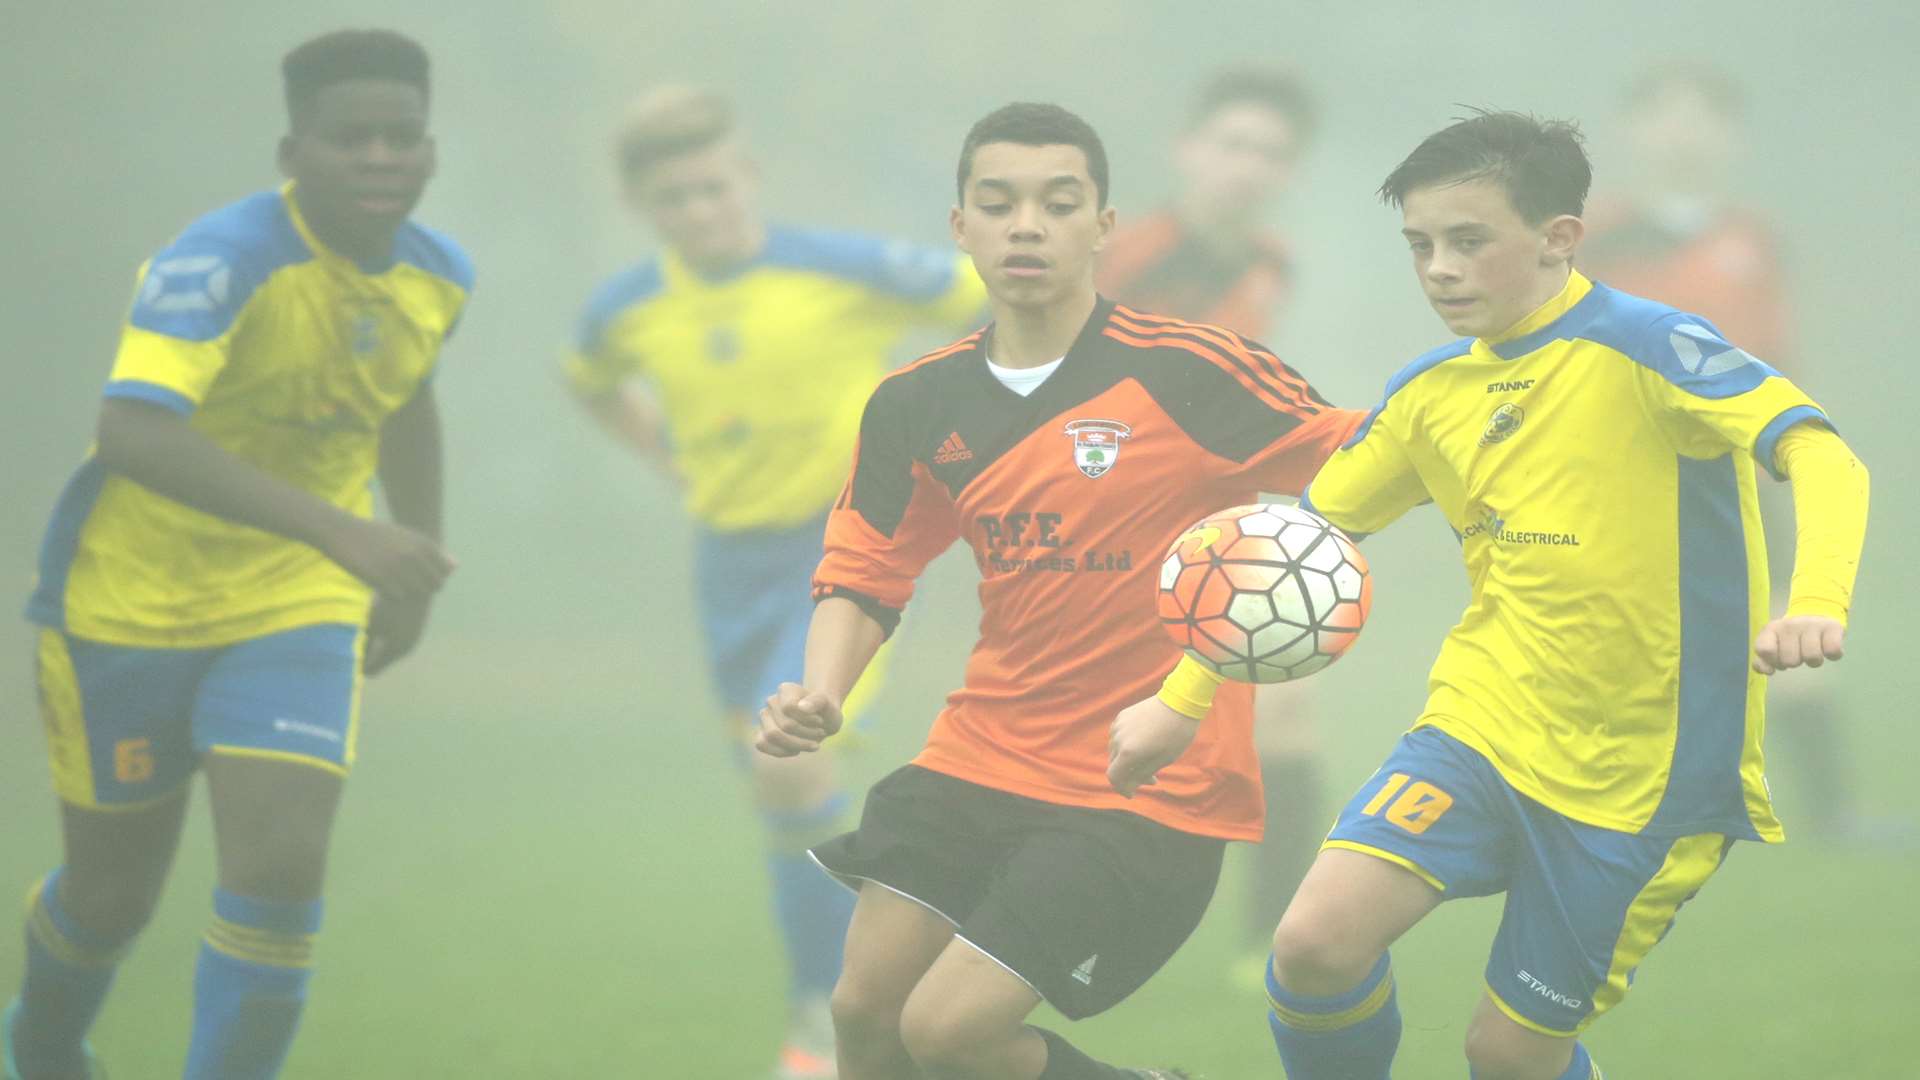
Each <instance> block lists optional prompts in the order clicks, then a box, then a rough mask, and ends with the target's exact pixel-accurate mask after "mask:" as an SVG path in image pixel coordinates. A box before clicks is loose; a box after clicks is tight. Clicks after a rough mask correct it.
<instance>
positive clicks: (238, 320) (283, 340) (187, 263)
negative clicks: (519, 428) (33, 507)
mask: <svg viewBox="0 0 1920 1080" xmlns="http://www.w3.org/2000/svg"><path fill="white" fill-rule="evenodd" d="M472 287H473V270H472V266H471V264H470V263H469V262H468V260H467V257H466V255H465V254H464V253H463V252H462V251H461V250H460V248H459V247H458V246H457V245H456V244H455V243H454V242H453V241H452V240H451V239H449V238H447V237H446V236H443V235H441V234H440V233H438V232H435V231H433V230H430V229H427V228H424V227H422V226H419V225H415V224H412V223H409V224H407V225H405V226H403V227H402V228H401V230H400V232H399V235H398V236H397V237H396V240H395V246H394V252H393V259H392V261H391V263H390V264H389V265H385V266H360V265H356V264H355V263H354V262H353V261H352V260H350V259H348V258H347V257H345V256H343V255H341V254H339V253H336V252H334V251H331V250H329V249H328V248H327V247H326V246H325V245H324V244H323V243H321V242H320V240H319V239H318V238H317V237H316V236H315V235H314V233H313V231H312V230H311V229H310V228H309V227H308V225H307V223H306V221H305V220H304V219H303V218H302V216H301V213H300V207H299V199H298V192H297V191H295V190H294V188H293V185H291V184H289V185H287V186H285V187H283V188H281V189H280V190H278V191H267V192H261V193H259V194H256V195H253V196H250V197H248V198H245V199H242V200H240V201H239V202H237V203H234V204H232V205H230V206H227V207H225V208H223V209H220V210H216V211H214V212H213V213H211V214H208V215H207V216H205V217H203V218H201V219H200V220H198V221H196V222H194V223H193V224H192V225H190V226H188V227H187V229H186V231H185V232H183V233H181V235H180V236H179V237H178V238H177V239H175V240H174V241H173V242H172V243H171V244H169V245H168V246H167V247H166V248H165V249H164V250H162V251H161V252H160V253H159V254H157V255H155V256H154V257H153V258H152V259H151V260H149V261H148V262H147V263H146V264H145V265H143V266H142V267H141V269H140V276H139V283H138V286H137V291H136V294H135V298H134V302H133V308H132V311H131V313H130V314H129V315H128V316H127V321H126V326H125V328H124V329H123V331H122V334H121V338H120V346H119V351H118V353H117V354H116V356H115V359H114V363H113V371H112V374H111V376H110V377H109V379H108V382H107V386H106V391H105V393H106V396H107V397H109V398H128V399H133V400H138V401H145V402H150V403H153V404H156V405H160V406H163V407H165V408H169V409H173V410H176V411H178V412H180V413H182V414H184V415H188V416H190V417H191V420H190V423H191V424H192V425H193V427H194V428H195V430H197V431H199V432H200V433H201V434H202V435H204V436H206V437H207V438H208V439H210V440H212V441H213V443H214V444H215V445H217V446H219V447H221V448H222V449H224V450H226V451H228V452H229V453H231V454H233V455H235V456H236V457H238V458H240V459H241V460H243V461H247V462H249V463H251V464H253V465H255V466H257V467H259V468H261V469H264V470H266V471H267V472H269V473H272V474H273V475H274V476H276V477H278V478H280V479H281V480H284V481H286V482H287V483H289V484H292V485H294V486H296V487H299V488H301V489H303V490H306V491H308V492H311V493H312V494H314V495H316V496H318V497H320V498H322V499H325V500H327V501H328V502H330V503H333V504H334V505H336V506H339V507H341V508H342V509H345V510H348V511H350V512H352V513H355V514H359V515H362V516H366V515H368V514H370V513H371V512H372V508H373V496H372V492H371V489H370V486H369V485H370V482H371V480H372V479H373V476H374V474H375V471H376V469H377V467H378V463H379V444H380V429H381V425H382V423H383V422H384V421H385V420H386V419H387V417H388V416H389V415H391V414H392V413H393V412H394V411H395V410H396V409H398V408H400V407H401V406H402V405H404V404H406V402H407V401H409V400H410V399H412V397H413V396H414V394H415V393H416V392H417V391H418V390H419V389H420V387H421V385H422V384H423V383H424V382H425V381H426V380H427V379H428V378H429V376H430V374H431V372H432V371H433V367H434V363H435V361H436V359H437V357H438V356H439V353H440V347H441V344H442V343H443V342H444V341H445V339H446V337H447V335H448V334H449V333H450V332H451V330H452V328H453V325H454V323H455V321H456V320H457V319H458V317H459V314H460V310H461V308H462V306H463V305H464V304H465V302H466V298H467V295H468V293H469V291H470V290H471V289H472ZM369 601H370V595H369V592H368V590H367V588H366V586H365V585H363V584H362V583H361V582H360V581H358V580H357V579H355V578H354V577H352V576H351V575H350V574H348V573H347V572H346V571H345V570H342V569H341V568H340V567H338V566H336V565H335V564H334V563H333V562H331V561H330V560H328V559H327V558H325V557H324V556H322V555H321V554H320V553H319V552H318V551H316V550H314V549H313V548H311V547H309V546H307V545H305V544H302V543H298V542H296V541H293V540H289V539H286V538H284V537H280V536H275V535H273V534H270V533H267V532H263V531H261V530H258V529H254V528H251V527H249V526H245V525H240V524H236V523H234V522H230V521H227V520H225V519H222V518H219V517H215V516H213V515H210V514H204V513H201V512H200V511H197V510H193V509H190V508H188V507H186V506H183V505H182V504H180V503H177V502H174V501H173V500H171V499H168V498H166V497H164V496H161V495H158V494H155V493H154V492H152V491H149V490H147V489H146V488H143V487H141V486H140V485H138V484H136V483H134V482H133V481H131V480H128V479H126V478H124V477H121V476H117V475H113V474H110V473H109V472H107V470H106V469H104V468H103V467H102V466H101V465H100V463H99V461H98V460H97V459H95V458H93V457H91V456H89V458H88V459H87V460H86V462H85V463H84V464H82V465H81V467H80V469H79V471H78V472H77V473H76V474H75V475H74V477H73V478H72V480H71V481H70V482H69V483H68V485H67V487H66V490H65V491H64V492H63V493H62V495H61V497H60V501H59V504H58V506H57V507H56V509H55V511H54V514H53V519H52V521H51V522H50V524H49V526H48V529H47V534H46V539H45V542H44V544H43V545H42V548H41V557H40V575H39V582H38V584H37V586H36V588H35V591H34V594H33V598H32V600H31V601H30V603H29V605H28V609H27V610H28V616H29V617H30V618H32V619H33V620H34V621H36V622H39V623H41V624H43V625H46V626H49V627H52V628H54V629H57V630H62V631H65V632H67V633H69V634H73V635H75V636H78V637H81V638H86V639H89V640H93V641H99V642H105V643H110V644H117V645H132V646H143V647H164V648H204V647H210V646H217V645H222V644H228V643H232V642H236V641H241V640H247V639H251V638H257V637H262V636H265V635H267V634H272V633H276V632H278V631H281V630H285V629H288V628H291V627H297V626H308V625H313V624H318V623H349V624H358V623H362V622H364V621H365V618H366V614H367V609H368V605H369Z"/></svg>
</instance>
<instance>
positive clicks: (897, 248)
mask: <svg viewBox="0 0 1920 1080" xmlns="http://www.w3.org/2000/svg"><path fill="white" fill-rule="evenodd" d="M757 265H760V266H772V267H778V268H780V269H785V270H807V271H812V272H814V273H818V274H826V275H828V276H831V277H837V278H841V279H843V280H846V281H851V282H853V283H855V284H858V285H864V286H866V287H867V288H870V289H872V290H874V291H875V292H880V293H885V294H886V295H888V296H893V297H898V298H899V299H902V300H920V301H924V300H934V299H937V298H939V297H940V296H941V294H943V293H945V292H946V291H947V290H948V289H949V288H951V287H952V286H953V267H954V253H953V252H951V251H944V250H942V249H940V248H935V247H928V246H926V245H924V244H912V243H908V242H907V241H905V240H888V239H884V238H882V237H878V236H868V235H865V234H863V233H851V232H832V231H828V230H825V229H794V228H774V229H772V230H770V231H769V232H768V234H767V248H766V251H764V252H762V253H761V256H760V258H759V260H757Z"/></svg>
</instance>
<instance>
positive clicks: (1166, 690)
mask: <svg viewBox="0 0 1920 1080" xmlns="http://www.w3.org/2000/svg"><path fill="white" fill-rule="evenodd" d="M1225 681H1227V680H1226V677H1225V676H1224V675H1219V674H1216V673H1214V672H1213V671H1210V670H1208V668H1207V667H1206V665H1204V664H1202V663H1201V662H1200V661H1198V660H1195V659H1194V658H1193V657H1191V656H1182V657H1181V658H1180V663H1179V664H1178V665H1177V666H1176V667H1175V668H1174V669H1173V670H1172V671H1171V672H1169V673H1168V674H1167V678H1166V681H1164V682H1162V683H1161V684H1160V693H1159V694H1157V695H1156V696H1157V697H1158V698H1159V699H1160V700H1161V702H1162V703H1163V704H1165V705H1166V707H1167V708H1169V709H1172V710H1173V711H1174V712H1177V713H1179V714H1180V715H1181V716H1184V717H1186V718H1187V719H1189V720H1205V719H1206V718H1207V710H1208V709H1210V708H1212V707H1213V695H1214V692H1215V691H1217V690H1219V689H1220V684H1221V683H1223V682H1225Z"/></svg>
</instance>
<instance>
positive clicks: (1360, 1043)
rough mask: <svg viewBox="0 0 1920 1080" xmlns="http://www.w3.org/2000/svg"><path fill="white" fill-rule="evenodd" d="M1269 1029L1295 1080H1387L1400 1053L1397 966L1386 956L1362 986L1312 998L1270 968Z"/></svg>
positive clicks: (1268, 976) (1268, 970)
mask: <svg viewBox="0 0 1920 1080" xmlns="http://www.w3.org/2000/svg"><path fill="white" fill-rule="evenodd" d="M1267 1001H1268V1003H1269V1004H1270V1005H1271V1006H1272V1010H1271V1011H1270V1012H1268V1013H1267V1024H1268V1026H1269V1027H1271V1028H1272V1029H1273V1045H1274V1046H1275V1047H1277V1048H1278V1049H1279V1051H1280V1064H1282V1065H1284V1066H1285V1067H1286V1070H1287V1076H1288V1077H1289V1078H1290V1080H1387V1069H1388V1067H1390V1066H1391V1065H1392V1064H1393V1053H1394V1051H1395V1050H1397V1049H1399V1047H1400V1005H1399V1003H1398V1002H1397V1001H1396V1000H1395V996H1394V989H1393V966H1392V964H1391V963H1390V962H1389V961H1388V959H1387V957H1386V956H1384V955H1382V956H1381V957H1380V962H1379V963H1377V964H1375V965H1374V966H1373V970H1372V971H1371V972H1368V973H1367V977H1366V978H1365V979H1363V980H1362V981H1361V983H1360V985H1359V986H1356V987H1354V988H1353V989H1351V990H1349V991H1347V992H1346V993H1344V994H1340V995H1337V996H1335V997H1324V998H1323V997H1310V996H1308V995H1305V994H1295V993H1292V992H1290V991H1288V990H1286V989H1285V988H1283V987H1282V986H1281V985H1280V980H1279V979H1278V978H1276V977H1275V976H1274V973H1273V965H1272V964H1271V963H1269V964H1268V965H1267Z"/></svg>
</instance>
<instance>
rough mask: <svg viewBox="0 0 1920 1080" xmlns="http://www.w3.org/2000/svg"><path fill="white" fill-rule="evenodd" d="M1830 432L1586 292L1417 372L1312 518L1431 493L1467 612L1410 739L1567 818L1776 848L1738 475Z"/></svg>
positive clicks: (1651, 311)
mask: <svg viewBox="0 0 1920 1080" xmlns="http://www.w3.org/2000/svg"><path fill="white" fill-rule="evenodd" d="M1804 422H1818V423H1825V422H1826V415H1825V413H1823V412H1822V411H1821V409H1820V407H1819V406H1818V405H1816V404H1814V402H1813V401H1812V400H1811V399H1809V398H1808V397H1807V396H1806V395H1805V394H1804V393H1802V392H1801V391H1800V390H1799V389H1798V388H1797V387H1795V386H1794V385H1793V384H1792V383H1790V382H1788V381H1787V380H1786V379H1785V378H1784V377H1782V376H1781V375H1780V373H1779V372H1778V371H1775V370H1774V369H1773V368H1771V367H1768V366H1767V365H1766V364H1764V363H1762V362H1761V361H1760V360H1758V359H1755V358H1754V357H1753V356H1751V355H1749V354H1748V353H1746V352H1744V351H1742V350H1740V349H1738V348H1736V347H1735V346H1733V345H1732V344H1730V343H1728V342H1727V341H1726V340H1725V339H1724V338H1723V337H1722V336H1721V335H1720V333H1719V331H1718V330H1716V329H1715V328H1714V327H1713V325H1712V324H1711V323H1709V322H1707V321H1706V320H1705V319H1702V318H1700V317H1699V316H1697V315H1690V314H1687V313H1685V312H1681V311H1677V310H1675V309H1673V308H1670V307H1667V306H1666V305H1663V304H1659V303H1655V302H1653V301H1650V300H1644V299H1641V298H1639V297H1635V296H1630V295H1628V294H1626V293H1622V292H1618V291H1616V290H1613V289H1610V288H1608V287H1606V286H1605V285H1601V284H1595V283H1592V282H1590V281H1588V280H1587V279H1586V278H1585V277H1583V276H1582V275H1580V274H1579V273H1578V272H1574V273H1572V274H1571V276H1570V277H1569V279H1568V282H1567V285H1566V288H1565V289H1564V290H1563V291H1562V292H1561V293H1560V294H1559V295H1558V296H1556V297H1555V298H1554V299H1553V300H1551V301H1549V302H1548V303H1547V304H1545V305H1544V306H1542V307H1541V308H1540V309H1539V310H1537V311H1535V312H1533V313H1532V314H1531V315H1529V316H1528V317H1527V318H1526V319H1524V320H1522V321H1521V322H1520V323H1518V324H1516V325H1515V326H1514V327H1512V328H1511V329H1510V330H1509V331H1507V332H1506V333H1504V334H1501V335H1500V336H1498V337H1497V338H1494V339H1491V340H1486V339H1474V340H1468V341H1460V342H1456V343H1455V344H1453V345H1449V346H1446V347H1444V348H1441V349H1437V350H1435V351H1433V352H1431V353H1428V354H1427V355H1425V356H1422V357H1421V358H1419V359H1418V360H1416V361H1415V362H1414V363H1413V364H1411V365H1410V366H1408V367H1407V368H1406V369H1404V370H1403V371H1401V372H1400V373H1399V374H1398V375H1396V376H1395V377H1394V378H1393V379H1392V380H1391V381H1390V382H1389V384H1388V386H1387V392H1386V396H1385V399H1384V400H1383V401H1382V402H1381V403H1380V405H1379V407H1378V408H1376V409H1375V410H1374V411H1373V413H1372V415H1371V416H1370V417H1369V418H1368V420H1367V421H1366V422H1365V423H1364V424H1363V425H1362V426H1361V428H1360V429H1359V430H1358V431H1357V432H1356V433H1355V435H1354V436H1353V438H1352V439H1351V440H1349V441H1348V443H1347V444H1346V445H1345V446H1344V447H1343V448H1342V449H1341V450H1340V451H1339V452H1338V453H1336V454H1335V455H1334V456H1333V457H1332V458H1331V459H1330V460H1329V461H1328V462H1327V465H1326V467H1325V468H1324V469H1323V470H1322V471H1321V472H1320V474H1319V475H1318V476H1317V477H1316V478H1315V479H1314V481H1313V483H1312V485H1311V486H1310V488H1309V491H1308V495H1307V498H1306V499H1305V500H1303V502H1305V503H1306V504H1307V505H1310V506H1311V507H1312V508H1313V509H1315V510H1316V511H1318V512H1319V513H1321V514H1322V515H1324V516H1325V517H1326V518H1327V519H1328V520H1330V521H1332V522H1333V523H1334V524H1336V525H1339V526H1341V527H1342V528H1345V529H1350V530H1353V531H1356V532H1361V533H1366V532H1372V531H1374V530H1377V529H1379V528H1381V527H1382V526H1384V525H1386V524H1387V523H1388V522H1389V521H1391V520H1393V519H1394V518H1396V517H1398V516H1399V515H1400V514H1402V513H1404V512H1405V511H1407V510H1408V509H1410V508H1412V507H1413V506H1415V505H1417V504H1419V503H1421V502H1423V501H1426V500H1428V499H1431V500H1432V501H1433V502H1434V503H1436V504H1437V505H1438V506H1439V508H1440V510H1441V512H1442V513H1443V514H1444V515H1445V516H1446V518H1447V520H1448V522H1449V523H1450V524H1451V525H1452V526H1453V529H1454V532H1455V533H1456V534H1458V536H1459V538H1460V545H1461V555H1462V557H1463V558H1464V559H1465V562H1466V569H1467V576H1468V579H1469V583H1470V586H1471V589H1472V600H1471V602H1470V603H1469V604H1468V606H1467V610H1466V613H1465V614H1464V615H1463V616H1462V617H1461V619H1460V622H1459V623H1458V625H1456V626H1455V627H1454V628H1453V629H1452V631H1451V632H1449V634H1448V635H1447V639H1446V642H1445V644H1444V645H1443V646H1442V647H1441V650H1440V656H1439V658H1438V660H1436V661H1435V663H1434V666H1433V670H1432V673H1431V676H1430V681H1429V696H1428V699H1427V705H1426V709H1425V711H1424V713H1423V714H1422V715H1421V717H1420V719H1419V722H1418V723H1417V724H1416V725H1415V726H1416V728H1418V727H1427V726H1431V727H1435V728H1439V729H1441V730H1442V731H1444V732H1445V733H1447V734H1449V735H1451V736H1453V737H1454V738H1456V739H1458V740H1459V741H1460V742H1462V743H1464V744H1466V745H1467V746H1469V747H1471V748H1472V749H1473V750H1475V751H1477V752H1478V753H1479V754H1481V755H1482V756H1484V757H1486V758H1487V759H1488V760H1489V761H1490V762H1492V764H1493V765H1494V767H1495V768H1497V769H1498V770H1499V772H1500V774H1501V775H1502V776H1503V777H1504V778H1505V779H1506V780H1507V782H1508V783H1510V784H1511V785H1512V786H1513V787H1514V788H1515V789H1516V790H1518V791H1519V792H1520V793H1521V794H1523V795H1526V796H1527V797H1529V798H1531V799H1533V800H1535V801H1537V802H1539V803H1542V804H1544V805H1545V806H1547V807H1548V808H1550V809H1552V810H1555V811H1557V812H1559V813H1561V814H1564V815H1566V816H1567V817H1570V818H1573V819H1575V820H1577V821H1581V822H1585V823H1587V824H1590V825H1596V826H1599V827H1602V828H1607V829H1614V830H1620V831H1625V832H1631V833H1641V834H1646V835H1652V836H1688V835H1693V834H1697V833H1721V834H1724V835H1726V836H1729V837H1733V838H1742V839H1765V840H1779V839H1781V838H1782V836H1783V834H1782V832H1781V828H1780V825H1779V822H1778V821H1777V820H1776V819H1775V817H1774V814H1773V809H1772V806H1771V803H1770V799H1769V796H1768V792H1767V787H1766V782H1765V780H1764V778H1763V776H1762V761H1761V737H1762V732H1763V728H1764V719H1763V702H1764V697H1765V685H1766V683H1765V680H1764V678H1762V677H1761V676H1759V675H1756V674H1754V673H1753V671H1752V670H1751V668H1750V667H1749V652H1750V648H1751V643H1752V641H1753V639H1754V636H1755V635H1756V634H1757V633H1758V632H1759V630H1760V627H1761V626H1762V625H1763V624H1764V621H1765V618H1766V614H1767V610H1768V605H1767V567H1766V549H1765V545H1764V542H1763V540H1762V537H1761V531H1760V511H1759V506H1758V502H1757V499H1756V494H1755V470H1754V466H1755V463H1756V462H1758V463H1759V464H1761V465H1764V466H1766V467H1767V468H1768V469H1769V470H1771V469H1773V468H1774V449H1775V444H1776V443H1777V442H1778V440H1779V439H1780V437H1781V435H1782V434H1784V433H1785V432H1786V431H1787V430H1788V429H1789V428H1791V427H1793V426H1794V425H1796V424H1800V423H1804Z"/></svg>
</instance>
